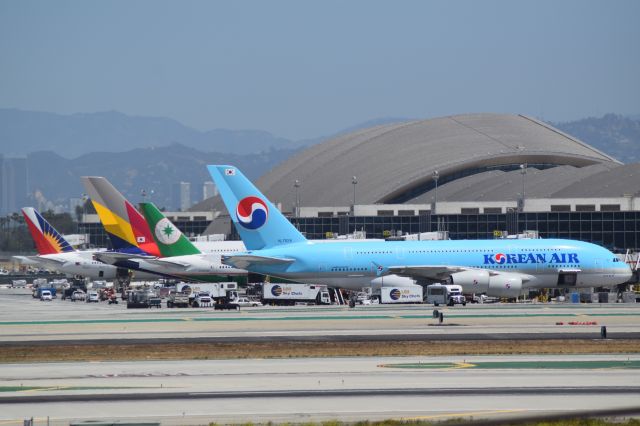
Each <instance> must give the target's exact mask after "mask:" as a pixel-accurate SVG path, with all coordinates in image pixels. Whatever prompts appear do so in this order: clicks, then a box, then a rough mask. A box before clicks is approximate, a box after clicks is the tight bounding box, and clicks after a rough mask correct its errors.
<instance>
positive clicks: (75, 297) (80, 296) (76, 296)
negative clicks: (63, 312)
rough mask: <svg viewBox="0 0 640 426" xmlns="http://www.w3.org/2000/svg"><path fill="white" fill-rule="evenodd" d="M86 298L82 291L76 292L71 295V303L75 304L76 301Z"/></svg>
mask: <svg viewBox="0 0 640 426" xmlns="http://www.w3.org/2000/svg"><path fill="white" fill-rule="evenodd" d="M86 297H87V295H86V294H85V292H84V291H80V290H76V291H74V292H73V294H72V295H71V301H72V302H75V301H78V300H84V299H85V298H86Z"/></svg>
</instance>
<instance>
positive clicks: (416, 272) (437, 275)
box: [384, 265, 532, 282]
mask: <svg viewBox="0 0 640 426" xmlns="http://www.w3.org/2000/svg"><path fill="white" fill-rule="evenodd" d="M474 269H475V268H469V267H468V266H455V265H411V266H389V267H386V268H384V272H385V273H386V274H395V275H399V276H402V277H409V278H426V279H429V280H434V281H444V280H446V279H447V278H449V275H451V274H455V273H456V272H463V271H471V270H474ZM486 271H487V272H488V273H489V275H491V276H494V275H500V274H501V273H502V272H501V271H494V270H491V269H489V270H486ZM510 273H511V274H517V275H519V276H520V278H521V279H522V282H527V281H529V280H530V279H531V278H532V277H531V275H527V274H521V273H515V272H510Z"/></svg>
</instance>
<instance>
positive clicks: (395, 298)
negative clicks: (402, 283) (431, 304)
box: [380, 285, 422, 303]
mask: <svg viewBox="0 0 640 426" xmlns="http://www.w3.org/2000/svg"><path fill="white" fill-rule="evenodd" d="M380 303H422V286H421V285H410V286H406V287H381V288H380Z"/></svg>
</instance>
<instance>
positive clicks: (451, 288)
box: [426, 284, 467, 306]
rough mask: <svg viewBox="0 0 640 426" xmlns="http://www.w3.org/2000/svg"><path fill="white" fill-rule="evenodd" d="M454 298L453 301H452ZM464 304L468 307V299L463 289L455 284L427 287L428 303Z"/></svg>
mask: <svg viewBox="0 0 640 426" xmlns="http://www.w3.org/2000/svg"><path fill="white" fill-rule="evenodd" d="M452 297H453V299H452ZM452 300H453V304H456V303H462V304H465V305H466V303H467V302H466V299H465V298H464V296H463V295H462V287H461V286H459V285H455V284H431V285H430V286H427V297H426V302H427V303H432V304H434V305H435V306H438V305H450V304H451V301H452Z"/></svg>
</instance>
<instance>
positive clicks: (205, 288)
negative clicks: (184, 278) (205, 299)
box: [176, 281, 238, 303]
mask: <svg viewBox="0 0 640 426" xmlns="http://www.w3.org/2000/svg"><path fill="white" fill-rule="evenodd" d="M176 293H182V294H185V295H187V296H189V299H190V302H191V303H193V300H194V299H195V298H196V297H197V296H198V294H200V293H208V294H209V296H210V297H211V298H212V299H213V300H214V301H220V300H222V299H225V301H227V302H232V301H234V300H236V299H237V298H238V283H236V282H233V281H232V282H219V283H178V284H176Z"/></svg>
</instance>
